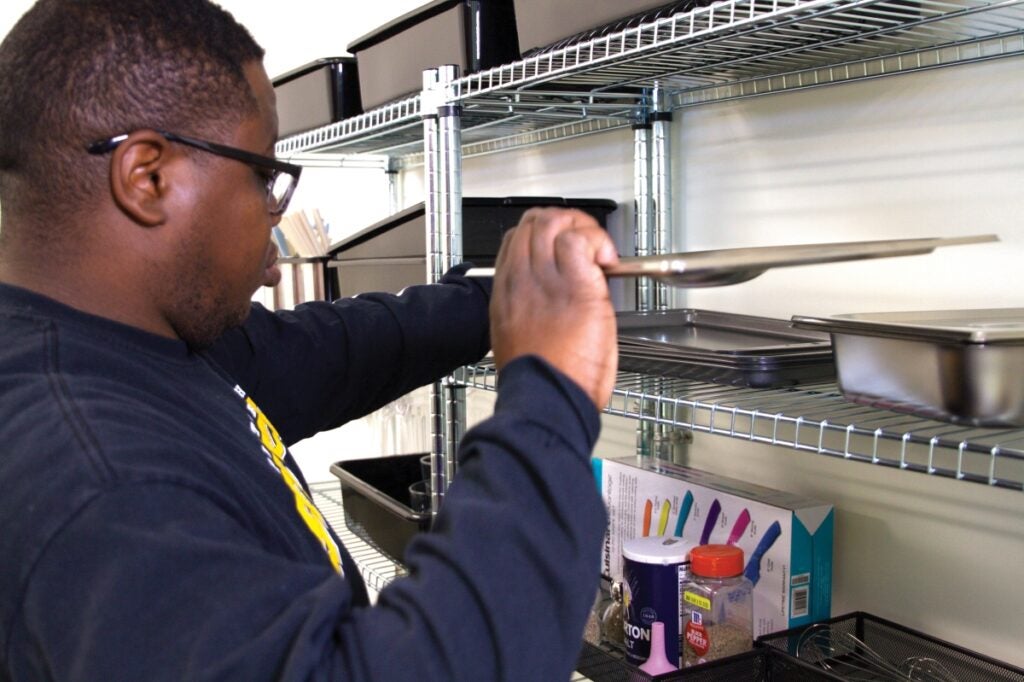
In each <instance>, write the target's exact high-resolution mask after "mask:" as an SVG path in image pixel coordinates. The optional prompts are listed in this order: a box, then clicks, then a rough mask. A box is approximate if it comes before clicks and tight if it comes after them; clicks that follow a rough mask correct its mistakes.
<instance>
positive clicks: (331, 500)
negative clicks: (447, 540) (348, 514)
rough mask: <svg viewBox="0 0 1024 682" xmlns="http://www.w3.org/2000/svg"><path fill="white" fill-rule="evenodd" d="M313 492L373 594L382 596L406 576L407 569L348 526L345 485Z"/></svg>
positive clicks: (319, 486) (315, 486)
mask: <svg viewBox="0 0 1024 682" xmlns="http://www.w3.org/2000/svg"><path fill="white" fill-rule="evenodd" d="M309 490H310V492H311V493H312V495H313V502H314V503H316V506H317V509H319V510H320V513H321V514H323V515H324V519H326V520H327V523H329V524H331V528H333V529H334V532H335V533H337V535H338V537H339V538H340V539H341V542H342V543H343V544H344V545H345V549H346V550H347V551H348V553H349V554H350V555H351V556H352V560H353V561H355V563H356V565H357V566H358V567H359V573H360V575H362V576H363V580H364V581H365V582H366V586H367V587H368V588H369V589H370V590H371V591H373V592H380V591H381V590H382V589H384V586H385V585H387V584H388V583H389V582H391V581H392V580H394V579H395V578H397V577H399V576H403V575H405V574H406V571H405V568H403V567H402V566H401V565H400V564H397V563H395V562H394V561H392V560H391V559H390V558H388V557H386V556H384V555H383V554H381V553H380V552H379V551H378V550H377V549H376V548H375V547H373V546H372V545H370V544H368V543H367V542H366V541H364V540H363V539H362V538H360V537H359V536H358V535H356V534H355V533H353V532H352V531H351V530H349V527H348V526H347V525H346V523H345V507H344V505H343V504H342V500H341V484H340V483H338V482H337V481H321V482H317V483H311V484H310V485H309Z"/></svg>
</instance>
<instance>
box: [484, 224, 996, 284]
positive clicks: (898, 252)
mask: <svg viewBox="0 0 1024 682" xmlns="http://www.w3.org/2000/svg"><path fill="white" fill-rule="evenodd" d="M995 241H999V237H997V236H996V235H994V234H984V235H974V236H970V237H937V238H925V239H883V240H879V241H866V242H836V243H831V244H798V245H794V246H757V247H750V248H739V249H715V250H712V251H689V252H683V253H670V254H664V255H660V256H637V257H629V258H621V259H619V262H618V263H616V264H615V265H610V266H608V267H606V268H605V270H604V272H605V274H606V275H607V276H608V277H651V278H654V279H656V280H658V281H660V282H664V283H665V284H669V285H671V286H677V287H687V288H697V287H717V286H724V285H726V284H738V283H740V282H746V281H747V280H751V279H754V278H755V277H757V276H758V275H761V274H763V273H764V272H765V271H766V270H769V269H771V268H779V267H788V266H794V265H812V264H815V263H834V262H838V261H848V260H865V259H868V258H890V257H894V256H914V255H920V254H925V253H931V252H932V251H933V250H935V249H936V248H938V247H940V246H957V245H961V244H980V243H984V242H995ZM466 276H467V277H493V276H494V268H470V269H469V270H468V271H467V272H466Z"/></svg>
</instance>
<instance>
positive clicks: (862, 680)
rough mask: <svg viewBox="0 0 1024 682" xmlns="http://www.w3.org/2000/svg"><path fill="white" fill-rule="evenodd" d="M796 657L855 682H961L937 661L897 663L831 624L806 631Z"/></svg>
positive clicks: (912, 658)
mask: <svg viewBox="0 0 1024 682" xmlns="http://www.w3.org/2000/svg"><path fill="white" fill-rule="evenodd" d="M796 655H797V658H801V659H803V660H805V661H807V662H809V663H813V664H816V665H818V666H819V667H821V668H823V669H825V670H827V671H829V672H831V673H833V674H835V675H837V676H839V677H841V678H843V679H844V680H851V681H852V682H869V681H871V682H875V681H880V682H904V681H906V680H914V681H915V682H958V681H957V679H956V678H955V677H954V676H953V675H952V674H951V673H950V672H949V670H948V669H947V668H946V667H945V666H944V665H942V663H940V662H939V661H937V660H935V659H934V658H928V657H925V656H910V657H907V658H906V659H904V660H903V661H901V662H899V663H894V662H893V661H890V660H889V659H887V658H885V657H884V656H882V655H881V654H880V653H878V652H877V651H875V650H874V649H872V648H871V647H870V646H868V645H867V644H866V643H865V642H863V641H861V640H860V639H859V638H858V637H856V636H855V635H852V634H850V633H849V632H844V631H841V630H833V629H832V627H831V626H830V625H829V624H827V623H819V624H817V625H812V626H811V627H809V628H807V629H806V630H804V632H803V634H802V635H800V639H799V641H798V642H797V654H796Z"/></svg>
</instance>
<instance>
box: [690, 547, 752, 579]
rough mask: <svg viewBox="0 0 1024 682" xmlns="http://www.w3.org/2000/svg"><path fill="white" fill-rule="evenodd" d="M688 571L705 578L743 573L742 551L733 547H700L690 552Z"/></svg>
mask: <svg viewBox="0 0 1024 682" xmlns="http://www.w3.org/2000/svg"><path fill="white" fill-rule="evenodd" d="M690 571H691V572H692V573H695V574H697V575H701V576H704V577H705V578H731V577H733V576H735V575H739V574H740V573H743V550H742V549H740V548H739V547H736V546H735V545H701V546H700V547H694V548H693V549H692V550H690Z"/></svg>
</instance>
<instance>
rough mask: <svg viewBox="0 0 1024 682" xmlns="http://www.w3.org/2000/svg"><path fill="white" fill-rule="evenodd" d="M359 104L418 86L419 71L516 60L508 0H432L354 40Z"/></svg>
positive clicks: (385, 99)
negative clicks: (359, 89)
mask: <svg viewBox="0 0 1024 682" xmlns="http://www.w3.org/2000/svg"><path fill="white" fill-rule="evenodd" d="M348 51H349V52H351V53H352V54H354V55H355V56H356V59H357V60H358V62H359V82H360V86H361V89H362V98H363V106H364V107H365V108H366V109H370V108H372V107H376V106H379V105H381V104H384V103H385V102H388V101H390V100H393V99H398V98H400V97H403V96H406V95H409V94H412V93H414V92H419V91H420V90H422V89H423V71H424V70H425V69H430V68H433V67H436V66H440V65H444V64H456V65H458V66H459V68H460V71H461V74H462V75H465V74H467V73H472V72H474V71H478V70H481V69H489V68H491V67H494V66H498V65H500V64H505V63H508V62H511V61H514V60H516V59H518V57H519V49H518V40H517V38H516V27H515V18H514V14H513V7H512V0H487V1H486V2H475V1H470V0H435V2H430V3H427V4H426V5H423V6H422V7H418V8H416V9H414V10H413V11H411V12H409V13H407V14H404V15H402V16H400V17H398V18H397V19H394V20H393V21H390V22H388V23H387V24H384V25H383V26H381V27H379V28H377V29H375V30H374V31H372V32H370V33H368V34H366V35H364V36H362V37H360V38H358V39H356V40H355V41H353V42H352V43H350V44H349V46H348Z"/></svg>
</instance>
